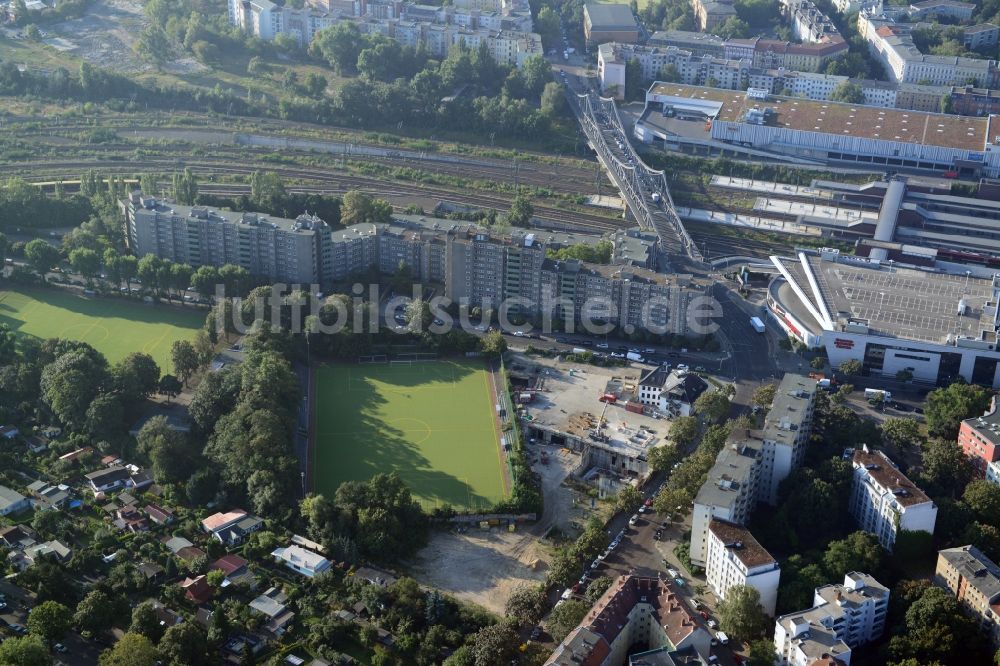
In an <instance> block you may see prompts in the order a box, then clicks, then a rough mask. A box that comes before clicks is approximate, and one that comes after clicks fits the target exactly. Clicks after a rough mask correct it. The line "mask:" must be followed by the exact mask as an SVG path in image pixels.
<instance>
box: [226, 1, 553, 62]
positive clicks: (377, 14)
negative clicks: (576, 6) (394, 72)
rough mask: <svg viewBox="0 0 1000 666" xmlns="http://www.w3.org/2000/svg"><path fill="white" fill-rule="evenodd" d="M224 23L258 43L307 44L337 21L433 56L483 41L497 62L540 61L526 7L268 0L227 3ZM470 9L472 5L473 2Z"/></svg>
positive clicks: (510, 3) (510, 4)
mask: <svg viewBox="0 0 1000 666" xmlns="http://www.w3.org/2000/svg"><path fill="white" fill-rule="evenodd" d="M227 4H228V13H229V22H230V24H231V25H234V26H237V27H238V28H240V29H241V30H243V31H244V32H248V33H250V34H253V35H256V36H257V37H260V38H261V39H264V40H268V41H269V40H272V39H274V38H275V37H277V36H278V35H280V34H287V35H292V36H293V37H295V38H296V39H297V40H298V41H299V43H300V44H303V45H304V44H308V43H309V42H311V41H312V39H313V38H314V37H315V35H316V33H317V32H319V31H321V30H324V29H326V28H330V27H332V26H333V25H335V24H336V23H337V22H341V21H352V22H354V23H355V24H356V25H357V26H358V28H359V29H360V30H361V32H363V33H366V34H380V35H384V36H386V37H389V38H391V39H395V40H396V41H398V42H399V43H401V44H403V45H404V46H412V47H416V46H418V45H420V44H423V45H424V46H425V47H426V48H427V50H428V51H429V52H430V53H431V54H432V55H433V56H434V57H444V56H446V55H447V54H448V51H449V50H450V49H451V48H452V47H453V46H456V45H457V44H459V43H460V42H463V41H464V42H465V44H466V45H467V46H468V47H470V48H473V49H475V48H477V47H478V46H479V43H480V42H482V41H485V42H486V43H487V45H488V46H489V49H490V54H491V55H492V56H493V57H494V59H496V61H497V62H500V63H503V64H508V65H514V66H521V65H522V64H523V63H524V61H525V60H526V59H527V58H530V57H531V56H533V55H537V56H542V55H544V50H543V49H542V43H541V38H540V37H539V36H538V35H537V34H535V33H533V32H531V29H532V20H531V12H530V9H529V8H528V4H527V3H526V2H521V1H520V0H516V1H515V0H510V1H508V2H496V3H494V2H490V3H486V4H488V5H489V6H491V7H492V6H494V5H498V6H500V9H499V10H492V9H490V10H486V11H484V10H481V9H479V8H478V7H473V6H469V7H458V6H450V7H438V6H432V5H417V4H413V3H386V2H371V3H366V2H354V1H352V0H310V2H307V3H306V6H305V7H302V8H301V9H295V8H292V7H289V6H284V7H282V6H279V5H276V4H274V3H273V2H271V1H270V0H228V3H227ZM473 4H476V3H473Z"/></svg>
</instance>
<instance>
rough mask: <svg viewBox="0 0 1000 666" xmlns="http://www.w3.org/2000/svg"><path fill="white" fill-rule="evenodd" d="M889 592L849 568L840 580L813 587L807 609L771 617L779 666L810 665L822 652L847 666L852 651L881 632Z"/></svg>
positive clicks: (870, 578)
mask: <svg viewBox="0 0 1000 666" xmlns="http://www.w3.org/2000/svg"><path fill="white" fill-rule="evenodd" d="M888 609H889V590H888V588H886V587H885V586H884V585H882V584H881V583H879V582H878V581H877V580H875V579H874V578H873V577H872V576H869V575H868V574H864V573H858V572H851V573H848V574H847V575H846V576H844V582H843V583H842V584H834V585H824V586H822V587H818V588H816V592H815V595H814V597H813V606H812V608H810V609H808V610H804V611H799V612H796V613H789V614H788V615H783V616H781V617H779V618H778V619H777V620H776V621H775V627H774V649H775V652H776V653H777V660H776V662H775V663H776V664H777V665H778V666H810V665H811V664H814V663H815V661H814V660H815V659H822V658H824V655H826V656H829V657H830V658H834V659H839V660H840V661H841V662H842V663H844V664H846V665H848V666H849V665H850V663H851V650H853V649H854V648H857V647H860V646H862V645H866V644H868V643H871V642H872V641H874V640H877V639H878V638H879V637H881V636H882V633H883V632H884V631H885V618H886V613H887V612H888Z"/></svg>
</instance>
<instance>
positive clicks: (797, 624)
mask: <svg viewBox="0 0 1000 666" xmlns="http://www.w3.org/2000/svg"><path fill="white" fill-rule="evenodd" d="M831 624H832V621H831V618H830V617H829V616H827V615H823V614H819V615H818V616H814V615H813V614H812V613H811V612H810V611H806V612H805V613H793V614H792V615H782V616H781V617H779V618H778V619H777V621H775V624H774V649H775V653H776V658H775V660H774V663H775V666H815V665H816V664H843V666H851V648H850V646H849V645H848V644H847V643H845V642H844V641H843V640H842V639H840V638H837V632H836V631H834V629H833V627H832V626H831ZM834 659H835V660H836V661H832V660H834Z"/></svg>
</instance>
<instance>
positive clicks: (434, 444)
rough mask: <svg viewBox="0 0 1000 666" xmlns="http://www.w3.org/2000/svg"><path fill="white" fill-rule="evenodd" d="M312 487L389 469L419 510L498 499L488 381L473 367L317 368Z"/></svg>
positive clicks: (500, 488) (477, 505) (500, 467)
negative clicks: (397, 476)
mask: <svg viewBox="0 0 1000 666" xmlns="http://www.w3.org/2000/svg"><path fill="white" fill-rule="evenodd" d="M316 373H317V374H316V383H315V386H316V399H315V403H314V414H315V429H314V434H313V437H314V440H313V472H312V479H313V487H314V489H315V490H316V491H317V492H320V493H322V494H324V495H327V496H328V497H332V496H333V494H334V493H335V492H336V490H337V487H338V486H339V485H340V484H341V483H342V482H344V481H364V480H367V479H369V478H371V477H372V476H374V475H375V474H377V473H379V472H386V473H388V472H393V471H394V472H397V473H399V475H400V476H401V477H402V478H403V480H404V481H406V482H407V485H408V486H409V487H410V489H411V490H412V491H413V494H414V496H415V497H416V498H417V499H418V500H420V502H421V503H422V504H423V505H424V506H425V507H434V506H440V505H443V504H450V505H452V506H454V507H455V508H459V509H471V510H485V509H487V508H489V507H490V506H492V505H493V504H494V503H495V502H497V501H499V500H502V499H503V498H504V496H505V495H504V493H505V481H504V474H505V469H504V465H505V463H501V458H500V449H499V445H500V443H499V435H498V433H497V430H496V415H495V407H494V402H493V401H494V397H493V394H492V393H491V384H490V381H491V379H490V376H489V374H488V373H487V371H486V370H485V368H484V366H483V363H482V362H481V361H476V362H456V361H429V362H421V363H415V364H413V365H395V364H393V365H386V364H380V365H374V364H373V365H350V366H342V365H337V366H321V367H319V368H317V370H316Z"/></svg>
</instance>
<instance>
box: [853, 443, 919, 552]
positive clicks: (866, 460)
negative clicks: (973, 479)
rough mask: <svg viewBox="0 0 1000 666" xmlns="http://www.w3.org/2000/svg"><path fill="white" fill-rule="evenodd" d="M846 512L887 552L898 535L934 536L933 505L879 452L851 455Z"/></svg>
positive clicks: (857, 452) (864, 451) (859, 452)
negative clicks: (851, 464)
mask: <svg viewBox="0 0 1000 666" xmlns="http://www.w3.org/2000/svg"><path fill="white" fill-rule="evenodd" d="M853 465H854V479H853V481H852V486H851V501H850V506H849V507H848V509H849V510H850V512H851V515H852V516H854V519H855V520H856V521H857V522H858V526H859V527H860V528H861V529H862V530H864V531H865V532H870V533H872V534H874V535H875V536H876V537H878V540H879V543H881V544H882V547H883V548H885V549H886V550H889V551H891V550H892V548H893V545H894V544H895V543H896V537H897V536H898V535H899V532H901V531H903V530H906V531H911V532H917V531H923V532H929V533H931V534H933V533H934V522H935V520H936V519H937V505H935V504H934V502H932V501H931V499H930V498H929V497H928V496H927V494H926V493H924V491H922V490H921V489H920V488H917V486H916V485H914V483H913V482H912V481H910V480H909V479H908V478H906V476H905V475H904V474H903V473H902V472H900V471H899V468H898V467H896V465H895V464H893V462H892V461H891V460H889V458H888V456H886V455H885V454H884V453H882V452H881V451H869V450H868V447H867V446H865V447H864V448H863V449H862V450H860V451H855V452H854V458H853Z"/></svg>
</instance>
